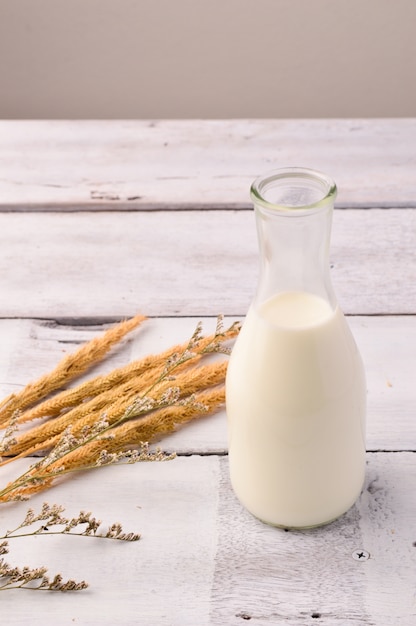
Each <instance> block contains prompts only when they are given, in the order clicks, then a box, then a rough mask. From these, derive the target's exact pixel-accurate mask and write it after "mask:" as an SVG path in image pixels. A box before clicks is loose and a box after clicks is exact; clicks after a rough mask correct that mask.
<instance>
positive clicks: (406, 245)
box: [0, 209, 416, 318]
mask: <svg viewBox="0 0 416 626" xmlns="http://www.w3.org/2000/svg"><path fill="white" fill-rule="evenodd" d="M415 242H416V211H414V210H411V209H391V210H388V211H387V210H379V209H373V210H361V211H358V210H345V211H337V212H336V215H335V218H334V225H333V235H332V246H331V264H332V277H333V283H334V287H335V290H336V293H337V295H338V298H339V302H340V305H341V307H342V309H343V310H344V312H345V313H348V314H388V313H393V314H394V313H399V314H403V313H415V312H416V280H415V278H416V274H415V267H416V245H415ZM0 245H1V248H2V254H1V255H0V294H1V300H2V303H1V309H0V314H1V316H2V317H24V316H27V315H29V316H30V317H42V318H46V317H51V318H54V317H55V318H56V317H59V318H62V317H65V316H69V317H70V316H74V317H93V318H94V317H100V316H101V317H111V316H112V317H122V316H125V315H128V316H131V315H134V314H135V313H136V312H138V311H140V312H142V313H144V314H145V315H158V316H159V315H187V316H189V315H218V314H219V313H223V314H225V315H243V314H245V312H246V310H247V308H248V306H249V303H250V301H251V298H252V296H253V294H254V291H255V287H256V282H257V270H258V248H257V237H256V230H255V223H254V214H253V212H252V211H213V212H211V211H198V212H187V211H179V212H176V211H175V212H170V211H163V212H134V213H121V214H120V213H118V212H111V213H90V212H87V213H81V214H80V213H24V214H20V213H3V214H0Z"/></svg>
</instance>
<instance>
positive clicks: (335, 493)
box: [226, 292, 366, 528]
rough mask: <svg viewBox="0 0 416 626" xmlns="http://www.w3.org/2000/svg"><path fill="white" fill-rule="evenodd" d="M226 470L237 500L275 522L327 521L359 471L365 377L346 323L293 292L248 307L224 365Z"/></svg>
mask: <svg viewBox="0 0 416 626" xmlns="http://www.w3.org/2000/svg"><path fill="white" fill-rule="evenodd" d="M226 403H227V416H228V432H229V463H230V476H231V482H232V486H233V488H234V491H235V493H236V495H237V496H238V498H239V499H240V501H241V502H242V504H244V506H245V507H246V508H247V509H248V510H249V511H250V512H251V513H253V514H254V515H255V516H256V517H258V518H259V519H261V520H263V521H264V522H267V523H269V524H273V525H277V526H284V527H298V528H301V527H310V526H315V525H319V524H323V523H326V522H329V521H331V520H333V519H335V518H337V517H338V516H339V515H341V514H342V513H344V512H345V511H346V510H347V509H349V508H350V506H352V504H353V503H354V502H355V500H356V498H357V497H358V495H359V494H360V491H361V489H362V485H363V480H364V472H365V441H364V421H365V404H366V390H365V376H364V370H363V366H362V362H361V358H360V355H359V353H358V351H357V348H356V345H355V342H354V339H353V337H352V335H351V332H350V330H349V327H348V325H347V322H346V320H345V318H344V316H343V314H342V313H341V311H340V310H339V309H337V310H336V311H335V312H334V311H333V310H332V309H331V308H330V306H329V304H327V303H326V302H325V301H324V300H322V299H321V298H319V297H317V296H314V295H312V294H308V293H302V292H293V293H283V294H279V295H277V296H274V297H273V298H271V299H270V300H268V301H266V302H264V303H263V304H261V305H260V307H259V308H258V309H256V308H255V306H252V307H251V309H250V310H249V312H248V314H247V317H246V320H245V322H244V325H243V328H242V330H241V332H240V336H239V337H238V339H237V341H236V344H235V346H234V349H233V352H232V355H231V358H230V363H229V366H228V372H227V386H226Z"/></svg>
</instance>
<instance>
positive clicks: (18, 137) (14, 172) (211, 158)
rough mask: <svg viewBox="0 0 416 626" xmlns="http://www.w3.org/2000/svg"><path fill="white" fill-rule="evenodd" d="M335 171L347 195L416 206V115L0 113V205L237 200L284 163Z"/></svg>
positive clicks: (357, 200) (343, 199)
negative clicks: (71, 117)
mask: <svg viewBox="0 0 416 626" xmlns="http://www.w3.org/2000/svg"><path fill="white" fill-rule="evenodd" d="M296 165H298V166H304V167H311V168H315V169H320V170H322V171H324V172H327V173H328V174H330V175H331V176H333V177H334V178H335V180H336V181H337V184H338V187H339V204H340V205H348V206H351V205H359V206H363V205H365V206H410V205H411V206H415V198H416V176H415V169H416V118H415V119H372V120H369V119H338V120H337V119H334V120H318V119H316V120H204V121H201V120H179V121H162V120H161V121H145V120H142V121H132V120H130V121H116V120H114V121H2V122H0V207H1V209H2V210H30V209H31V208H33V207H34V208H39V207H41V208H42V209H44V210H48V209H56V208H57V207H59V209H60V210H61V209H64V210H74V209H77V210H78V209H88V210H92V209H100V210H112V209H114V207H115V206H116V207H117V208H118V209H123V210H130V209H134V208H137V207H143V208H158V207H161V206H163V207H164V208H165V207H167V206H170V207H178V206H180V207H183V206H185V207H190V208H194V207H201V206H202V207H212V206H216V207H217V208H218V207H224V206H227V207H236V206H247V205H248V203H249V197H248V189H249V186H250V184H251V182H252V180H253V179H254V178H256V177H257V176H259V175H260V174H263V173H265V172H267V171H269V170H271V169H275V168H277V167H287V166H296Z"/></svg>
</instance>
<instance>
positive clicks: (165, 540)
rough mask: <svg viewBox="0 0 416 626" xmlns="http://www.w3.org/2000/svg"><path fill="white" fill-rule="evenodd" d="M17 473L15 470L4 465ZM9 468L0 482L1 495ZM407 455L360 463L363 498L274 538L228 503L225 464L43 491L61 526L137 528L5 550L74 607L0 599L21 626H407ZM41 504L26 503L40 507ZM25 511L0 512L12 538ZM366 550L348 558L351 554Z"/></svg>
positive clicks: (97, 477)
mask: <svg viewBox="0 0 416 626" xmlns="http://www.w3.org/2000/svg"><path fill="white" fill-rule="evenodd" d="M16 465H18V466H19V470H20V471H22V470H23V468H25V467H27V462H17V463H16ZM14 472H16V468H15V467H13V466H8V467H5V468H2V469H1V471H0V480H1V481H2V484H3V482H4V481H5V480H7V479H8V478H11V477H12V476H13V475H14ZM415 477H416V455H415V454H414V453H405V452H403V453H382V454H371V453H370V454H368V467H367V480H366V485H365V489H364V490H363V493H362V495H361V497H360V498H359V500H358V502H357V503H356V505H355V506H354V507H353V508H352V509H350V511H348V512H347V513H346V514H345V515H344V516H343V517H341V518H340V519H339V520H338V521H336V522H334V523H333V524H331V525H329V526H326V527H323V528H319V529H315V530H312V531H296V532H293V531H292V532H284V531H283V530H279V529H274V528H272V527H269V526H266V525H264V524H262V523H261V522H259V521H257V520H256V519H254V518H253V517H252V516H251V515H250V514H249V513H247V512H246V511H245V510H244V509H243V508H242V507H241V505H240V504H239V503H238V501H237V500H236V498H235V496H234V494H233V493H232V491H231V487H230V484H229V479H228V466H227V459H226V458H219V457H216V456H211V457H198V456H193V457H185V458H184V457H181V458H177V459H175V460H174V461H168V462H165V463H154V464H146V463H142V464H138V465H135V466H121V467H117V468H105V469H100V470H98V471H97V472H95V473H94V472H92V473H89V474H88V475H84V476H78V477H76V478H75V479H73V480H72V481H68V482H66V483H64V484H62V485H60V486H58V487H56V488H55V489H54V490H53V491H52V492H50V493H49V494H48V500H49V502H51V503H52V502H59V503H61V504H63V505H64V506H65V507H66V508H67V512H68V514H70V515H73V514H76V513H77V512H78V511H79V510H80V508H84V509H87V510H92V511H93V513H94V514H95V515H96V516H98V517H99V518H100V519H102V520H103V522H104V523H105V524H109V523H111V522H113V521H116V520H118V521H120V522H121V523H122V524H123V527H124V528H125V529H126V530H132V531H139V532H141V533H142V539H141V540H140V541H139V542H138V543H135V544H108V543H104V544H103V542H101V540H97V541H95V540H90V539H84V538H75V537H37V538H36V539H28V540H24V539H20V540H15V542H14V543H13V544H12V543H11V542H10V543H11V553H10V555H8V561H9V562H11V561H12V560H13V563H16V564H20V565H22V564H23V563H28V564H30V565H32V566H35V565H39V564H44V565H46V566H47V567H49V568H50V571H51V573H55V572H56V571H60V572H62V574H63V575H65V576H67V577H75V578H78V579H79V578H85V579H87V580H88V582H89V583H90V585H91V587H90V589H89V590H87V591H86V592H82V593H80V594H78V595H77V596H76V598H75V597H74V596H73V595H71V594H66V595H63V596H61V595H58V596H57V595H51V594H36V593H33V594H32V595H31V596H30V597H28V593H29V592H26V595H25V597H24V598H23V600H24V601H23V602H22V601H20V598H19V599H18V597H17V596H16V594H13V593H10V594H3V596H2V613H3V615H7V622H8V624H22V623H25V622H26V621H27V620H28V619H30V622H31V624H33V626H38V625H39V626H40V625H41V624H42V625H43V624H45V623H51V624H59V625H62V626H66V625H69V624H73V623H79V624H83V626H84V625H85V626H89V625H91V626H92V625H94V626H95V625H96V624H114V620H115V619H116V620H117V623H120V624H126V625H130V624H136V623H141V624H158V626H168V625H169V626H195V624H198V625H201V626H208V625H209V626H223V625H224V624H227V625H231V626H232V625H236V626H238V625H242V624H244V623H246V621H250V624H253V625H254V626H263V625H264V624H270V625H276V624H283V623H284V624H289V625H290V626H300V625H304V624H307V625H308V626H309V625H312V624H325V625H326V626H327V625H328V626H340V625H341V624H342V626H344V625H345V626H356V624H360V626H361V625H362V626H380V625H382V626H411V625H412V624H413V621H414V620H415V618H416V609H415V604H414V581H415V579H414V571H415V570H414V559H415V547H414V545H413V543H414V541H415V539H416V535H415V529H414V524H413V521H414V518H415V512H416V482H415ZM44 499H45V498H44V495H43V496H42V494H40V495H39V496H36V497H35V498H33V500H32V501H31V506H33V507H34V508H35V509H37V508H39V507H40V505H41V503H42V502H43V500H44ZM26 509H27V504H26V503H19V504H17V505H15V506H14V507H8V506H7V505H2V508H0V526H1V528H2V529H4V528H11V527H13V525H14V524H15V523H17V522H18V521H19V520H20V519H21V518H22V516H23V514H24V512H25V511H26ZM357 549H361V550H366V551H368V552H369V553H370V558H369V559H368V560H367V561H363V562H360V561H357V560H355V559H353V557H352V555H353V553H354V551H355V550H357Z"/></svg>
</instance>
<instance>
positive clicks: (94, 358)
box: [0, 315, 145, 426]
mask: <svg viewBox="0 0 416 626" xmlns="http://www.w3.org/2000/svg"><path fill="white" fill-rule="evenodd" d="M144 319H145V317H144V316H143V315H136V316H135V317H133V318H131V319H129V320H126V321H123V322H120V323H119V324H117V325H116V326H114V327H112V328H110V329H109V330H107V331H106V332H105V333H104V334H102V335H100V336H99V337H95V338H94V339H92V340H91V341H89V342H87V343H86V344H84V345H83V346H81V347H80V348H79V349H78V350H76V351H75V352H73V353H72V354H69V355H68V356H66V357H65V358H63V359H62V360H61V361H60V362H59V363H58V365H57V366H56V367H55V369H54V370H52V371H51V372H49V373H48V374H45V375H44V376H41V377H40V378H38V379H37V380H36V381H33V382H31V383H29V384H28V385H26V387H24V389H22V391H20V392H18V393H16V394H11V395H10V396H8V397H7V398H5V399H4V400H3V401H2V403H1V404H0V426H2V425H3V424H4V423H6V422H7V421H8V420H9V419H10V417H11V416H12V415H13V413H14V412H15V411H16V410H17V409H18V410H20V411H21V410H22V409H25V408H27V407H29V406H31V405H32V404H34V403H35V402H38V401H39V400H40V399H42V398H44V397H45V396H47V395H48V394H49V393H51V392H52V391H55V390H56V389H59V388H60V387H62V386H63V385H65V384H66V383H68V382H69V381H71V380H73V379H74V378H76V377H77V376H79V375H80V374H83V373H84V372H85V371H86V370H87V369H88V368H89V367H91V366H92V365H93V364H95V363H97V362H98V361H100V360H101V359H102V358H103V357H104V355H105V354H106V353H107V352H108V351H109V350H110V348H111V347H112V346H113V345H115V344H116V343H118V342H119V341H120V340H121V339H122V338H123V337H124V336H125V335H126V334H127V333H129V332H130V331H131V330H133V329H134V328H136V327H137V326H138V325H139V324H141V322H142V321H143V320H144Z"/></svg>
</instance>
